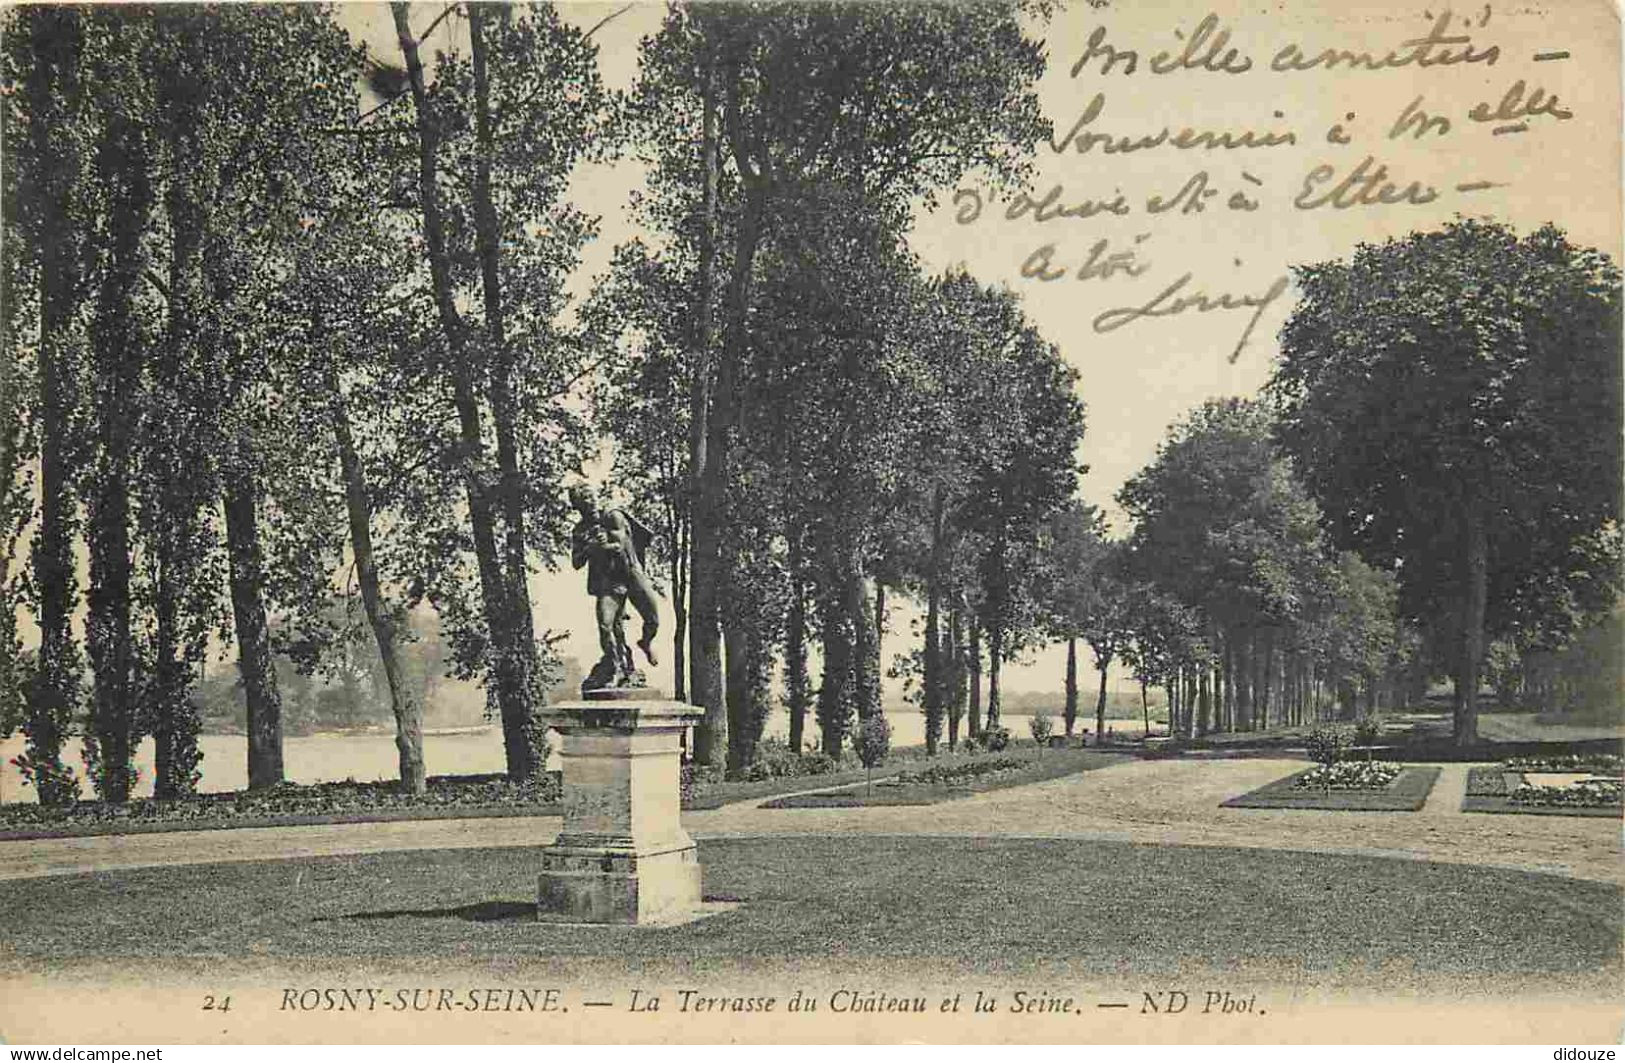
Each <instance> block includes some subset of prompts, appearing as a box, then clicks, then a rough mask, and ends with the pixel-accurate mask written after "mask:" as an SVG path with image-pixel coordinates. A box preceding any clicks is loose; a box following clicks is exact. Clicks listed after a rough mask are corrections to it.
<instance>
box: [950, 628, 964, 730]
mask: <svg viewBox="0 0 1625 1063" xmlns="http://www.w3.org/2000/svg"><path fill="white" fill-rule="evenodd" d="M947 679H948V696H947V701H948V706H947V707H948V748H949V750H953V749H955V748H957V747H958V746H959V723H960V721H961V720H962V719H963V718H964V715H965V697H966V691H965V630H964V620H963V619H962V618H961V616H960V612H959V610H958V609H957V608H955V609H950V610H949V611H948V674H947Z"/></svg>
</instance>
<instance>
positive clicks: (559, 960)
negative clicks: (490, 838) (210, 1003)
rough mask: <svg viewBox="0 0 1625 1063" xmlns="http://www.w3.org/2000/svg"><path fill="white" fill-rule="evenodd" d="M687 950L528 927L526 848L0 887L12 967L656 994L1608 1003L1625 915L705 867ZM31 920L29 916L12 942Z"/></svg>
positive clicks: (1509, 889)
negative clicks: (943, 977) (472, 982)
mask: <svg viewBox="0 0 1625 1063" xmlns="http://www.w3.org/2000/svg"><path fill="white" fill-rule="evenodd" d="M700 852H701V859H702V861H703V863H704V866H705V890H706V895H707V896H708V897H709V898H712V899H726V900H737V901H742V902H744V904H743V907H740V908H738V909H736V910H733V911H731V912H727V913H725V914H721V915H717V916H713V917H711V918H708V919H704V920H701V921H699V922H697V923H692V924H689V925H686V926H681V927H672V928H664V929H658V930H655V929H648V928H644V929H638V928H630V927H619V928H614V927H571V926H558V925H549V924H545V923H540V922H537V921H536V920H535V918H534V916H535V909H534V900H535V890H536V872H537V867H538V863H539V860H538V857H537V852H536V850H534V849H480V850H435V851H423V852H409V853H381V854H374V855H366V856H349V857H325V858H312V859H303V860H284V861H268V862H262V863H241V864H216V865H198V866H186V867H174V868H148V869H141V870H134V871H118V872H103V873H97V874H91V875H78V876H72V877H51V878H40V879H26V880H17V881H11V882H5V883H0V904H3V905H4V909H5V910H6V911H8V912H11V913H13V917H12V918H8V919H7V920H5V921H4V924H3V925H0V968H8V969H12V970H22V971H30V970H56V969H59V968H60V967H61V965H64V964H65V965H69V966H72V965H73V964H74V963H75V962H87V961H90V960H93V959H94V960H100V961H108V960H112V961H115V962H117V961H141V960H150V961H153V962H157V961H158V960H171V961H175V962H198V961H201V960H205V959H208V958H210V957H214V958H217V959H214V960H209V961H208V962H211V963H217V962H218V958H222V957H224V958H231V957H236V958H239V959H241V958H247V957H255V958H259V959H263V960H267V961H269V960H275V959H280V960H281V961H283V962H287V961H289V960H297V961H299V962H317V961H322V962H327V961H340V962H345V963H352V962H355V963H360V962H363V961H367V962H380V963H381V962H386V961H392V960H393V961H394V962H402V961H406V960H409V959H411V958H414V957H431V958H435V959H440V960H448V961H450V960H456V959H459V958H460V959H462V960H470V961H476V962H500V963H502V964H504V965H507V966H510V967H517V968H520V969H535V970H538V971H540V970H542V969H552V970H563V971H577V970H581V969H585V967H584V966H583V965H587V966H590V965H592V964H593V963H613V964H614V965H615V966H616V967H617V969H623V970H631V971H638V972H641V973H643V974H647V975H650V976H660V975H663V974H682V973H696V974H699V973H705V972H709V971H712V970H714V969H716V968H717V967H719V966H727V965H735V966H737V965H739V964H741V963H744V964H749V965H756V966H757V967H759V968H761V969H763V970H768V969H783V968H785V967H794V966H795V965H796V964H797V963H798V962H807V963H816V962H830V961H832V962H836V963H847V962H851V963H853V964H863V963H868V962H875V961H878V962H884V963H887V964H893V963H897V964H903V963H905V961H910V960H914V961H920V962H921V963H929V965H930V967H931V969H932V970H936V971H941V972H942V973H945V974H951V973H954V972H955V971H960V972H966V971H988V972H991V971H999V972H1004V973H1006V974H1016V975H1019V974H1021V973H1022V972H1029V973H1032V972H1038V971H1043V972H1048V973H1049V974H1052V975H1056V976H1059V977H1065V976H1067V975H1069V974H1070V975H1073V976H1076V977H1079V978H1084V977H1090V976H1100V977H1118V976H1129V975H1135V976H1138V975H1150V974H1175V973H1179V972H1192V971H1212V970H1222V971H1225V972H1227V973H1237V974H1250V975H1253V976H1259V977H1263V976H1276V977H1284V978H1287V979H1291V980H1294V981H1296V980H1298V979H1305V980H1313V981H1314V982H1316V983H1317V984H1324V983H1325V982H1326V981H1328V980H1331V979H1341V980H1342V981H1343V982H1344V983H1345V984H1347V983H1350V982H1351V981H1352V983H1353V984H1360V983H1361V980H1362V979H1363V980H1364V983H1365V984H1369V985H1373V986H1376V985H1382V986H1385V987H1387V988H1389V989H1392V988H1393V986H1394V984H1395V983H1394V979H1395V978H1396V977H1399V978H1403V977H1409V978H1411V979H1413V980H1414V982H1415V984H1417V985H1418V986H1432V987H1438V986H1439V985H1441V984H1442V985H1444V986H1446V987H1447V988H1448V987H1450V986H1456V985H1465V984H1475V985H1482V984H1484V981H1485V980H1486V979H1488V980H1490V982H1491V983H1492V984H1494V985H1502V984H1511V983H1513V982H1517V981H1519V980H1535V981H1537V982H1539V983H1541V984H1548V983H1551V982H1554V981H1561V982H1564V983H1565V984H1571V985H1576V986H1580V987H1582V988H1592V989H1595V988H1597V987H1599V986H1600V987H1604V988H1606V987H1607V986H1609V985H1612V986H1613V987H1614V988H1617V985H1618V980H1619V977H1620V973H1621V957H1620V937H1621V935H1620V930H1621V900H1622V891H1621V890H1620V889H1619V888H1618V887H1615V886H1610V885H1607V884H1602V883H1596V882H1584V881H1579V880H1574V879H1567V878H1561V877H1557V876H1551V875H1541V874H1535V873H1530V872H1519V871H1508V870H1501V869H1494V868H1483V867H1473V866H1461V865H1450V864H1433V863H1422V862H1415V861H1406V860H1388V859H1382V858H1376V857H1359V856H1343V855H1330V854H1317V853H1300V852H1284V851H1272V850H1254V849H1245V850H1241V849H1223V848H1208V847H1189V846H1160V845H1139V844H1131V843H1123V842H1099V841H1078V840H1049V839H1001V838H964V839H946V838H907V837H901V838H900V837H861V838H833V837H803V838H797V839H795V840H794V841H793V842H789V841H786V840H785V839H780V838H745V839H721V840H714V841H707V842H703V843H701V846H700ZM21 913H26V917H20V915H21Z"/></svg>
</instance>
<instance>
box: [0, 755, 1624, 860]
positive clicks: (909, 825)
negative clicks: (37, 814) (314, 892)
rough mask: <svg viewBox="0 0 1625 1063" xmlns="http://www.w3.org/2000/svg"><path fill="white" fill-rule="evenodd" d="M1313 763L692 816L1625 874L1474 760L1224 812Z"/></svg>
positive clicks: (132, 843)
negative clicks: (1415, 776)
mask: <svg viewBox="0 0 1625 1063" xmlns="http://www.w3.org/2000/svg"><path fill="white" fill-rule="evenodd" d="M1301 767H1302V761H1294V760H1285V759H1281V760H1276V759H1261V758H1246V759H1234V760H1223V759H1204V760H1185V759H1168V760H1146V761H1140V760H1135V761H1127V762H1124V763H1121V764H1115V765H1112V766H1110V767H1106V768H1100V769H1097V770H1095V771H1090V772H1085V773H1083V774H1079V775H1071V776H1067V777H1065V778H1060V779H1052V780H1050V781H1047V782H1042V783H1036V784H1033V785H1030V786H1021V787H1012V788H1010V789H1006V790H996V791H992V792H988V793H983V794H977V795H975V796H972V797H968V798H964V799H961V800H955V801H947V802H943V803H940V804H936V805H928V806H891V807H874V808H860V809H780V810H772V809H763V808H760V807H759V804H760V800H757V801H750V802H741V803H739V804H734V805H727V806H724V807H722V808H718V809H713V810H710V811H705V812H691V813H687V814H685V815H684V817H683V822H684V825H685V826H686V827H687V828H688V830H689V832H690V833H692V834H693V835H695V836H696V837H698V838H717V837H737V836H748V835H758V836H759V835H784V836H793V835H809V834H822V835H840V834H881V835H885V834H899V835H901V834H907V835H946V836H958V837H967V836H975V835H982V834H992V835H1003V836H1027V837H1056V838H1097V839H1102V840H1113V841H1130V842H1150V843H1162V844H1177V845H1213V846H1233V847H1242V848H1261V849H1288V850H1309V851H1317V852H1337V853H1355V854H1363V855H1376V856H1390V857H1399V858H1404V859H1413V860H1432V861H1441V862H1446V863H1456V864H1481V865H1487V866H1494V867H1507V868H1516V869H1521V870H1529V871H1543V872H1550V873H1554V874H1560V875H1569V876H1572V877H1575V878H1582V879H1592V880H1596V881H1602V882H1611V883H1617V884H1625V861H1622V860H1621V855H1622V852H1621V832H1620V824H1619V821H1618V820H1614V819H1606V818H1585V817H1570V816H1520V815H1488V814H1482V813H1462V812H1461V811H1460V806H1461V794H1462V792H1463V790H1464V788H1465V781H1466V766H1465V765H1443V768H1444V773H1443V776H1442V777H1441V779H1440V781H1439V783H1438V784H1437V786H1436V787H1435V789H1434V793H1433V795H1432V797H1431V798H1430V799H1429V801H1428V804H1427V805H1426V806H1425V807H1424V809H1423V811H1422V812H1421V813H1407V812H1319V811H1306V810H1298V809H1292V810H1273V809H1237V808H1222V807H1220V802H1222V801H1224V800H1226V799H1227V798H1230V797H1233V796H1235V795H1236V794H1239V793H1244V792H1246V791H1248V790H1251V789H1254V788H1256V787H1258V786H1262V785H1263V784H1265V783H1267V782H1270V781H1272V780H1274V779H1278V778H1280V777H1282V776H1284V775H1287V774H1290V773H1291V772H1292V771H1295V770H1298V769H1300V768H1301ZM559 825H560V821H559V819H558V818H557V817H552V816H537V817H516V818H496V819H459V820H419V821H410V822H391V823H349V824H333V825H325V826H308V827H263V828H246V829H240V830H213V831H177V832H173V833H163V834H133V835H115V836H107V837H95V838H51V839H42V840H36V841H18V842H0V879H7V878H33V877H37V876H42V875H58V874H74V873H80V872H90V871H107V870H114V869H121V868H133V867H147V866H153V865H174V864H200V863H215V862H225V861H244V860H266V859H279V858H305V857H317V856H333V855H340V854H347V853H367V852H384V851H399V850H412V849H449V848H484V847H519V846H540V845H545V844H546V843H548V842H549V841H551V840H552V839H553V837H554V835H555V834H556V833H557V831H558V829H559Z"/></svg>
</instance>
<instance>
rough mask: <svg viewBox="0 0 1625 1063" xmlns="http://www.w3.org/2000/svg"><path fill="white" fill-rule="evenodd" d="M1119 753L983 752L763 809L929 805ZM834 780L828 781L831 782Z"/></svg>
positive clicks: (1086, 767)
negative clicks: (869, 783) (867, 783)
mask: <svg viewBox="0 0 1625 1063" xmlns="http://www.w3.org/2000/svg"><path fill="white" fill-rule="evenodd" d="M1128 759H1129V757H1127V756H1125V755H1123V754H1115V753H1101V752H1098V751H1096V750H1092V749H1091V750H1087V751H1086V750H1082V749H1066V750H1051V751H1050V752H1047V753H1045V752H1042V751H1040V750H1037V749H1023V750H1022V751H1021V752H1019V753H983V754H980V755H975V756H971V757H965V758H953V759H945V760H941V761H937V762H935V763H932V764H930V765H928V766H927V767H925V768H922V769H919V770H912V769H905V770H902V771H898V772H896V773H895V774H893V775H892V776H891V777H890V778H886V779H882V778H880V777H879V776H876V777H875V779H874V784H873V785H872V786H868V785H864V784H863V783H859V784H858V785H856V786H854V787H850V788H843V789H839V790H835V789H826V790H820V791H818V792H816V793H805V794H791V795H789V796H787V797H780V798H777V799H775V800H772V801H768V802H766V803H764V804H763V805H762V807H763V808H858V807H862V806H865V805H930V804H935V803H937V802H938V801H950V800H953V799H955V798H959V797H969V796H970V795H972V794H977V793H984V792H986V791H988V790H998V789H1003V788H1005V787H1009V786H1025V785H1027V784H1029V783H1036V782H1043V781H1045V780H1046V779H1057V778H1060V777H1062V776H1064V775H1072V774H1076V773H1078V772H1083V771H1090V770H1092V769H1094V768H1103V767H1105V766H1107V765H1108V764H1117V763H1121V762H1122V761H1125V760H1128ZM832 781H833V780H832Z"/></svg>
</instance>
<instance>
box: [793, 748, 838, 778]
mask: <svg viewBox="0 0 1625 1063" xmlns="http://www.w3.org/2000/svg"><path fill="white" fill-rule="evenodd" d="M840 767H841V764H840V761H838V760H836V759H835V758H834V757H832V756H830V755H829V754H828V753H825V752H824V751H823V750H821V749H814V750H810V751H808V752H806V753H803V754H801V773H802V774H803V775H829V774H831V773H832V772H835V771H839V770H840Z"/></svg>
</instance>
